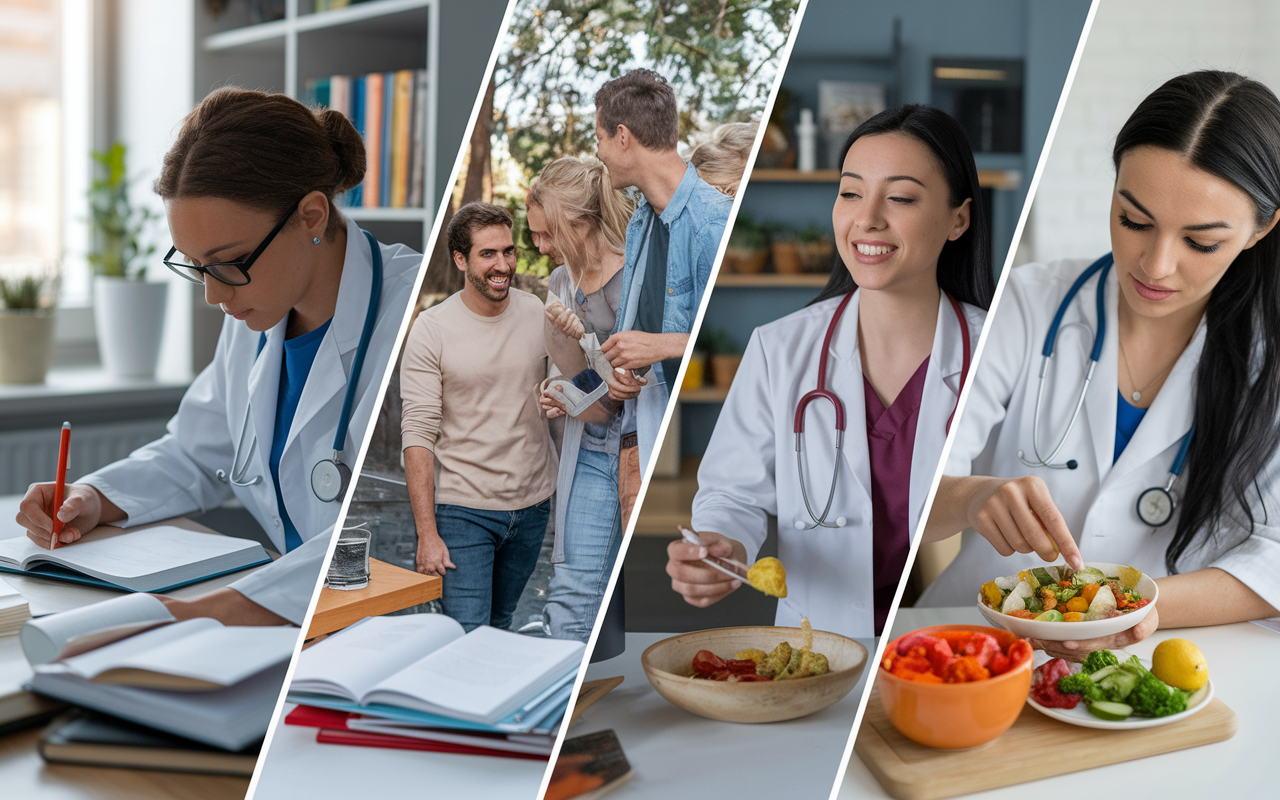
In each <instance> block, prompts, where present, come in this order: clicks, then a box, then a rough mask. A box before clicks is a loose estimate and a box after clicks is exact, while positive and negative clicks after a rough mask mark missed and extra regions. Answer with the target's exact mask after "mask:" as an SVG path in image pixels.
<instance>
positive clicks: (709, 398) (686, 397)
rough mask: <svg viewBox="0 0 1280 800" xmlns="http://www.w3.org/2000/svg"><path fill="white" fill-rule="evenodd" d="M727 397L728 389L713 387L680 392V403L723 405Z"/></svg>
mask: <svg viewBox="0 0 1280 800" xmlns="http://www.w3.org/2000/svg"><path fill="white" fill-rule="evenodd" d="M728 396H729V390H728V389H717V388H716V387H714V386H703V387H702V388H700V389H681V390H680V402H681V403H723V402H724V399H725V398H726V397H728Z"/></svg>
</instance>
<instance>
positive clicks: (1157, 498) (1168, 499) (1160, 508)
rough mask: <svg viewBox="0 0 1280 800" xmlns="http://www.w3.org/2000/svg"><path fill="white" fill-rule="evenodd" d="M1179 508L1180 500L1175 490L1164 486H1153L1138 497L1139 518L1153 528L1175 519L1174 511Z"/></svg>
mask: <svg viewBox="0 0 1280 800" xmlns="http://www.w3.org/2000/svg"><path fill="white" fill-rule="evenodd" d="M1177 507H1178V498H1177V497H1176V496H1175V495H1174V493H1173V490H1171V489H1166V488H1164V487H1163V486H1152V487H1151V488H1150V489H1147V490H1146V491H1145V492H1143V493H1142V494H1140V495H1138V518H1139V519H1141V520H1142V521H1143V522H1145V523H1146V524H1148V525H1150V526H1151V527H1153V528H1159V527H1160V526H1161V525H1163V524H1165V523H1166V522H1168V521H1169V520H1170V519H1172V518H1173V510H1174V509H1175V508H1177Z"/></svg>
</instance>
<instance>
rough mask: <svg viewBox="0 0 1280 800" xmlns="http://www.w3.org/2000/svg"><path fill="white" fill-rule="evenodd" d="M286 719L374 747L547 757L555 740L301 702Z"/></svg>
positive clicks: (544, 736)
mask: <svg viewBox="0 0 1280 800" xmlns="http://www.w3.org/2000/svg"><path fill="white" fill-rule="evenodd" d="M284 722H285V724H286V725H298V726H302V727H307V728H318V729H319V730H320V735H321V736H323V735H325V734H329V735H333V734H355V735H356V736H355V740H352V741H346V742H336V743H339V744H367V745H369V746H372V747H400V748H403V749H407V750H422V749H429V750H436V751H438V752H452V753H469V754H472V755H487V756H501V757H505V758H532V759H540V760H546V759H547V758H549V757H550V756H551V750H552V747H553V746H554V744H555V737H554V736H551V735H538V736H535V735H528V734H503V733H496V732H487V733H486V732H478V731H455V730H451V729H448V728H433V727H424V726H420V725H413V724H411V723H402V722H392V721H390V720H384V719H378V718H377V717H366V716H364V715H362V714H355V713H352V712H349V711H333V710H330V709H325V708H315V707H313V706H298V707H297V708H295V709H293V711H290V712H289V713H288V714H287V715H286V716H285V718H284ZM322 741H323V740H322Z"/></svg>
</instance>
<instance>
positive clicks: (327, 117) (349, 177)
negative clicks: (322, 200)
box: [316, 108, 366, 194]
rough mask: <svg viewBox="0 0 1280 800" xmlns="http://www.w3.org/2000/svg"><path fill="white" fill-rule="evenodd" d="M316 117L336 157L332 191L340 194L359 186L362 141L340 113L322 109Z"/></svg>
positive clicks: (362, 151) (363, 158)
mask: <svg viewBox="0 0 1280 800" xmlns="http://www.w3.org/2000/svg"><path fill="white" fill-rule="evenodd" d="M316 117H317V119H319V121H320V124H321V125H323V126H324V130H325V134H326V135H327V136H328V137H329V146H330V147H332V148H333V152H334V154H335V155H336V156H337V157H338V170H337V174H336V175H335V177H334V181H333V183H334V190H335V191H336V192H337V193H339V194H340V193H342V192H345V191H347V190H348V189H352V188H354V187H356V186H359V185H360V182H361V181H363V180H364V173H365V164H366V160H365V151H364V140H363V139H361V138H360V134H359V133H357V132H356V129H355V126H354V125H352V124H351V121H350V120H348V119H347V117H346V115H345V114H343V113H342V112H341V111H334V110H333V109H332V108H322V109H319V110H318V111H316Z"/></svg>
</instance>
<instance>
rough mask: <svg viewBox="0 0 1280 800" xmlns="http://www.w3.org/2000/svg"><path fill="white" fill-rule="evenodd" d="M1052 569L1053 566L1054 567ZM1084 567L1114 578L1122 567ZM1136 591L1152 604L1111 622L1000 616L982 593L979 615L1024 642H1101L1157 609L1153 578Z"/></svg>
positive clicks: (1089, 563)
mask: <svg viewBox="0 0 1280 800" xmlns="http://www.w3.org/2000/svg"><path fill="white" fill-rule="evenodd" d="M1049 566H1054V565H1052V564H1051V565H1049ZM1085 566H1086V567H1097V568H1098V569H1100V570H1102V571H1103V573H1106V574H1110V575H1115V574H1116V570H1117V569H1118V568H1119V567H1120V566H1121V565H1120V564H1108V563H1104V562H1101V561H1087V562H1085ZM1015 574H1016V573H1015ZM1134 588H1135V589H1137V590H1138V594H1140V595H1142V596H1143V597H1145V598H1149V599H1150V600H1151V602H1150V603H1147V604H1146V605H1145V606H1143V607H1142V608H1140V609H1138V610H1137V611H1131V612H1129V613H1128V614H1121V615H1120V616H1118V617H1112V618H1111V619H1095V620H1091V621H1089V622H1037V621H1036V620H1034V619H1022V618H1021V617H1011V616H1009V615H1008V614H1001V613H1000V612H999V611H996V610H995V609H992V608H987V605H986V603H983V602H982V597H981V592H979V597H978V611H980V612H982V616H984V617H986V618H987V621H988V622H990V623H991V624H992V625H995V626H996V627H998V628H1004V629H1005V630H1007V631H1009V632H1011V633H1013V634H1015V635H1017V636H1021V637H1022V638H1024V639H1043V640H1045V641H1053V642H1062V641H1066V640H1068V639H1077V640H1078V639H1098V638H1101V637H1103V636H1114V635H1115V634H1117V633H1121V632H1123V631H1127V630H1129V629H1130V628H1132V627H1133V626H1135V625H1137V624H1138V623H1139V622H1142V620H1143V619H1145V618H1146V616H1147V614H1148V613H1150V611H1151V609H1153V608H1155V607H1156V600H1157V599H1158V598H1159V597H1160V589H1159V587H1158V586H1157V585H1156V582H1155V580H1154V579H1153V578H1152V577H1151V576H1150V575H1148V574H1146V573H1145V572H1144V573H1142V579H1141V580H1139V581H1138V585H1137V586H1135V587H1134Z"/></svg>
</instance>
